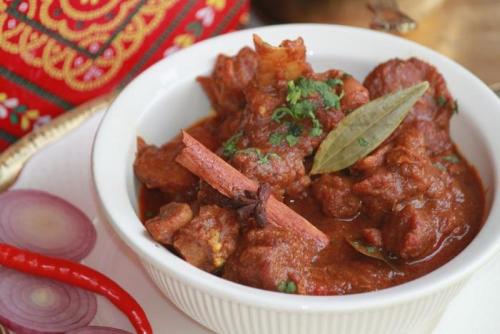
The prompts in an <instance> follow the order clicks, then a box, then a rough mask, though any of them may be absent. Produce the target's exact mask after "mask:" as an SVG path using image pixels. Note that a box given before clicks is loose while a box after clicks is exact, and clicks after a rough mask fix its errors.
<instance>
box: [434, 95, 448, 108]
mask: <svg viewBox="0 0 500 334" xmlns="http://www.w3.org/2000/svg"><path fill="white" fill-rule="evenodd" d="M436 103H437V105H438V106H439V107H442V106H444V105H445V104H446V103H448V99H447V98H446V97H445V96H443V95H439V96H438V97H437V98H436Z"/></svg>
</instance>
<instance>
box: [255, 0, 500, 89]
mask: <svg viewBox="0 0 500 334" xmlns="http://www.w3.org/2000/svg"><path fill="white" fill-rule="evenodd" d="M252 5H253V10H252V15H254V17H255V20H256V21H255V23H254V24H273V23H289V22H317V23H334V24H343V25H349V26H356V27H363V28H370V27H372V28H375V29H380V30H386V31H388V32H390V33H395V34H398V35H400V36H402V37H404V38H408V39H411V40H414V41H416V42H418V43H420V44H423V45H426V46H428V47H430V48H432V49H434V50H436V51H438V52H440V53H442V54H445V55H447V56H448V57H450V58H452V59H454V60H456V61H457V62H459V63H460V64H462V65H464V66H465V67H467V68H468V69H469V70H471V71H472V72H474V73H475V74H476V75H477V76H479V77H480V78H481V79H482V80H483V81H485V82H486V83H487V84H489V85H493V84H497V85H499V84H500V1H499V0H397V1H396V0H380V1H374V0H254V1H252ZM398 11H399V15H398V13H397V12H398ZM405 17H406V18H410V19H411V20H413V22H414V25H412V24H408V21H407V20H405ZM377 18H378V19H379V21H380V19H382V20H383V19H385V20H386V21H387V22H395V25H394V26H390V25H389V24H387V25H384V24H380V23H379V24H378V25H377V24H374V20H376V19H377ZM398 23H399V25H400V26H402V31H398Z"/></svg>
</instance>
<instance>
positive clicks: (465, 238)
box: [139, 118, 485, 294]
mask: <svg viewBox="0 0 500 334" xmlns="http://www.w3.org/2000/svg"><path fill="white" fill-rule="evenodd" d="M214 124H215V118H208V119H205V120H203V121H201V122H199V123H197V124H195V125H193V126H192V127H191V128H189V130H188V131H189V132H190V133H191V134H193V135H195V136H197V137H198V139H199V140H200V139H201V140H203V141H205V144H207V142H209V141H210V140H211V139H210V138H208V137H209V136H206V133H207V132H208V133H210V132H211V131H210V130H211V129H212V128H213V125H214ZM202 134H205V135H202ZM203 136H204V138H200V137H203ZM207 138H208V139H207ZM175 140H178V139H177V138H176V139H174V140H173V141H175ZM208 144H209V143H208ZM220 145H221V143H219V142H216V141H214V142H212V144H210V146H212V147H218V146H220ZM455 153H456V155H457V156H460V155H459V153H458V151H456V150H455ZM453 177H454V178H455V180H456V181H457V183H458V184H459V187H460V190H461V191H462V192H463V194H464V198H463V203H462V205H461V206H460V207H459V208H458V210H459V212H454V214H455V215H456V217H457V219H460V220H461V222H460V223H458V224H457V225H458V226H461V228H460V229H457V230H456V231H454V232H453V233H452V234H451V235H449V236H448V237H446V238H443V239H442V240H440V242H439V246H438V247H437V248H436V249H435V250H434V252H433V253H432V254H430V255H428V256H427V257H425V258H422V259H419V260H416V261H408V262H406V261H403V260H397V259H394V260H393V262H394V265H395V267H396V269H394V268H391V267H390V266H388V265H387V264H386V263H384V262H383V261H380V260H377V259H373V258H370V257H367V256H365V255H363V254H360V253H358V252H357V251H355V250H354V249H353V248H352V246H351V245H350V244H349V243H347V242H346V239H348V240H352V239H356V238H359V237H360V235H361V231H362V230H363V229H364V228H368V227H378V226H377V224H378V223H374V222H373V220H371V219H370V217H368V216H366V215H365V214H360V215H358V216H357V217H355V218H353V219H351V220H340V219H334V218H331V217H328V216H326V215H324V214H323V213H322V210H321V205H320V203H318V202H317V200H316V199H315V198H314V196H313V194H312V190H311V188H309V189H308V190H307V191H306V193H305V194H303V195H301V196H300V197H298V198H293V197H287V198H285V203H286V204H287V205H288V206H290V207H291V208H292V209H293V210H295V211H296V212H297V213H299V214H300V215H302V216H304V217H305V218H306V219H307V220H309V221H310V222H311V223H312V224H314V225H315V226H316V227H318V228H319V229H320V230H321V231H323V232H324V233H325V234H326V235H328V237H329V238H330V240H331V242H330V244H329V245H328V246H327V247H326V248H325V249H324V250H323V251H321V253H320V254H319V255H318V257H317V258H316V260H315V262H314V264H313V275H314V282H315V286H314V287H311V289H310V291H312V292H313V293H314V294H337V293H342V291H341V290H338V289H339V286H342V284H339V282H338V280H343V281H345V284H348V282H349V281H350V280H356V282H357V286H358V287H361V288H360V290H359V291H353V292H363V291H371V290H377V289H382V288H386V287H390V286H394V285H398V284H401V283H404V282H407V281H410V280H413V279H415V278H418V277H420V276H422V275H425V274H426V273H429V272H431V271H433V270H434V269H436V268H438V267H440V266H442V265H443V264H445V263H446V262H448V261H449V260H451V259H452V258H454V257H455V256H456V255H457V254H459V253H460V252H461V251H462V250H463V249H464V248H465V247H466V246H467V245H468V244H469V243H470V242H471V240H472V239H473V238H474V236H475V235H476V234H477V233H478V231H479V230H480V228H481V226H482V223H483V221H484V213H485V212H484V203H485V198H484V191H483V189H482V186H481V181H480V179H479V176H478V174H477V172H476V171H475V169H474V168H473V167H471V166H469V165H468V164H467V162H466V160H465V159H463V158H461V157H460V159H459V162H458V163H457V164H456V165H455V166H453ZM195 193H196V190H193V192H191V193H190V194H177V195H176V196H172V195H167V194H165V193H163V192H161V191H160V190H150V189H147V188H145V187H144V186H141V189H140V192H139V208H140V216H141V220H142V221H146V220H148V219H150V218H151V217H154V216H156V215H157V214H158V212H159V209H160V207H161V206H163V205H165V204H167V203H169V202H172V201H183V200H189V201H193V200H194V199H195V197H194V195H193V194H195ZM186 196H187V198H186ZM315 269H317V270H315ZM360 280H364V282H362V283H360ZM358 289H359V288H358ZM337 290H338V291H337Z"/></svg>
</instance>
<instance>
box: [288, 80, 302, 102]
mask: <svg viewBox="0 0 500 334" xmlns="http://www.w3.org/2000/svg"><path fill="white" fill-rule="evenodd" d="M301 97H302V90H301V88H300V87H297V86H295V82H294V81H292V80H290V81H288V94H287V96H286V102H288V103H290V104H291V105H292V106H293V105H295V104H296V103H297V102H299V100H300V98H301Z"/></svg>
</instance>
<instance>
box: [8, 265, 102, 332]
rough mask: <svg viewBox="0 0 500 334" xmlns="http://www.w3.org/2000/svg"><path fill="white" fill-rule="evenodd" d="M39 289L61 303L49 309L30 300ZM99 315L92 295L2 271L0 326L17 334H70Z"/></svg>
mask: <svg viewBox="0 0 500 334" xmlns="http://www.w3.org/2000/svg"><path fill="white" fill-rule="evenodd" d="M13 286H16V288H15V289H14V288H12V287H13ZM35 288H41V289H47V290H50V292H51V295H50V298H58V299H57V300H56V299H53V301H54V302H53V303H51V305H49V306H46V307H44V306H41V305H40V304H35V303H34V302H30V301H29V300H26V296H31V294H29V292H33V291H34V290H35V291H36V289H35ZM66 301H67V303H66ZM61 305H62V306H61ZM96 312H97V298H96V296H95V295H94V294H92V293H89V292H87V291H84V290H81V289H79V288H75V287H73V286H70V285H66V284H63V283H59V282H56V281H52V280H49V279H45V278H38V277H34V276H30V275H27V274H24V273H20V272H17V271H15V270H11V269H5V268H4V269H2V270H0V323H1V324H3V325H4V326H5V327H7V328H9V329H10V330H12V331H14V332H15V333H16V334H62V333H66V332H67V331H69V330H73V329H77V328H81V327H83V326H87V325H88V324H89V323H90V322H91V321H92V319H94V317H95V314H96Z"/></svg>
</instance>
